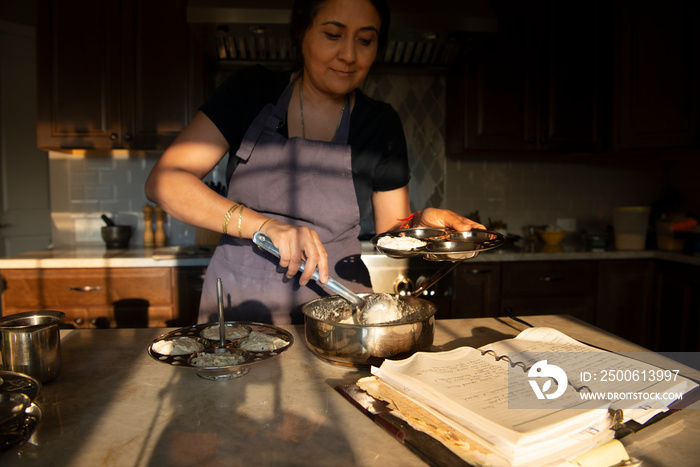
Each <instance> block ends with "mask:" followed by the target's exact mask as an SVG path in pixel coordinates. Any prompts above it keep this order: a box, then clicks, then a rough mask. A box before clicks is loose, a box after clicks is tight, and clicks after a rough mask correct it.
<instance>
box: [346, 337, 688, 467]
mask: <svg viewBox="0 0 700 467" xmlns="http://www.w3.org/2000/svg"><path fill="white" fill-rule="evenodd" d="M646 354H648V355H656V354H654V353H651V352H647V353H646ZM629 355H632V354H628V355H621V354H616V353H613V352H607V351H605V350H600V349H597V348H595V347H592V346H589V345H586V344H583V343H581V342H579V341H576V340H574V339H572V338H570V337H568V336H566V335H565V334H563V333H561V332H559V331H557V330H555V329H551V328H544V327H534V328H530V329H527V330H525V331H523V332H521V333H520V334H519V335H518V336H517V337H515V338H513V339H507V340H503V341H499V342H495V343H493V344H488V345H485V346H482V347H480V348H479V349H475V348H472V347H460V348H457V349H454V350H451V351H447V352H419V353H416V354H414V355H412V356H411V357H409V358H407V359H404V360H385V361H384V362H383V363H382V365H381V366H380V367H372V374H373V375H374V378H365V380H369V379H374V380H375V381H374V384H371V382H368V381H364V382H363V380H360V381H359V382H358V386H359V387H360V388H362V389H365V390H368V392H369V393H370V394H371V395H373V396H375V397H376V396H377V395H378V396H379V397H380V398H384V399H387V397H388V396H387V394H393V396H390V397H389V398H390V399H392V398H396V399H403V400H404V401H406V402H407V405H406V407H411V410H414V409H416V408H417V409H416V410H418V411H420V412H421V413H422V415H421V416H420V417H424V418H425V417H428V418H431V419H434V420H436V422H435V424H434V425H442V426H447V427H450V428H449V429H450V430H454V433H455V435H454V436H456V437H458V438H459V437H460V436H463V438H464V439H467V440H472V441H473V443H475V444H477V445H479V446H482V447H483V448H484V452H488V453H489V454H488V455H484V456H481V457H478V456H477V457H478V459H482V461H479V460H478V459H477V460H476V462H475V460H474V458H473V457H470V458H469V461H470V462H472V463H476V464H482V462H483V465H522V466H527V465H537V466H543V465H549V464H551V465H557V464H560V463H562V462H564V461H566V460H567V459H571V458H573V457H575V456H578V455H580V454H582V453H585V452H588V451H590V450H591V449H593V448H595V447H597V446H601V445H603V444H605V443H606V442H608V441H610V440H611V439H612V438H613V437H614V434H615V433H614V430H613V428H615V427H616V426H619V424H620V423H622V422H626V421H628V420H635V421H637V422H639V423H642V424H643V423H645V422H646V421H648V420H649V419H650V418H652V417H653V416H655V415H656V414H658V413H660V412H663V411H666V410H668V405H669V404H670V403H672V402H674V400H675V399H678V398H682V396H683V394H687V393H688V392H689V391H691V390H692V389H693V388H695V387H696V386H697V384H695V382H693V381H692V380H690V379H687V378H684V377H682V376H680V375H679V374H678V373H677V372H674V371H671V370H672V369H670V370H665V369H661V368H659V367H658V366H655V365H651V364H648V363H644V362H642V361H640V360H639V359H637V358H633V357H630V356H629ZM634 355H635V356H636V355H642V354H634ZM679 366H680V365H679ZM382 386H383V387H384V389H385V391H380V390H379V389H377V388H381V387H382ZM382 394H383V395H382ZM397 395H400V396H398V397H396V396H397ZM392 402H394V401H392ZM397 405H400V404H399V403H395V404H394V406H397ZM408 418H410V416H409V417H408Z"/></svg>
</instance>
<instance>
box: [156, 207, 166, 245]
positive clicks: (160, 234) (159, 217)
mask: <svg viewBox="0 0 700 467" xmlns="http://www.w3.org/2000/svg"><path fill="white" fill-rule="evenodd" d="M155 211H156V248H157V247H161V246H165V229H164V228H163V210H162V209H161V208H160V206H156V207H155Z"/></svg>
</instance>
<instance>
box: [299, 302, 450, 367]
mask: <svg viewBox="0 0 700 467" xmlns="http://www.w3.org/2000/svg"><path fill="white" fill-rule="evenodd" d="M367 295H369V294H361V295H360V296H362V297H366V296H367ZM392 297H394V298H395V299H396V300H398V301H399V302H400V303H401V306H402V310H403V313H402V314H403V318H402V319H401V320H399V321H397V322H394V323H382V324H366V325H361V324H356V323H355V322H354V321H353V316H352V312H353V311H352V306H351V305H350V304H349V303H348V302H347V301H346V300H345V299H343V298H342V297H340V296H337V295H334V296H330V297H323V298H318V299H316V300H312V301H310V302H308V303H306V304H305V305H304V306H303V307H302V312H303V313H304V323H305V334H306V344H307V345H308V347H309V349H310V350H311V352H313V353H314V354H315V355H316V356H317V357H319V358H321V359H322V360H325V361H327V362H329V363H334V364H338V365H346V366H353V367H359V368H367V367H369V366H371V365H375V366H377V365H380V364H381V362H382V361H383V360H384V359H386V358H404V357H407V356H409V355H411V354H413V353H415V352H417V351H420V350H427V349H428V348H430V346H431V345H432V344H433V337H434V334H435V312H436V311H437V307H436V306H435V305H434V304H433V303H430V302H428V301H427V300H423V299H421V298H415V297H401V296H397V295H392Z"/></svg>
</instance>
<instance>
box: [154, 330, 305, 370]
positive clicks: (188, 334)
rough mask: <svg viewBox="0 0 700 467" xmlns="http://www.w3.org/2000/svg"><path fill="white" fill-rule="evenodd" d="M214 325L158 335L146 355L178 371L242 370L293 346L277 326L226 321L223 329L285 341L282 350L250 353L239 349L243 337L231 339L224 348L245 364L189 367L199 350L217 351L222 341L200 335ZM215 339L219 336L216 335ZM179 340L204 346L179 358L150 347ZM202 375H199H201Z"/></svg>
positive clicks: (292, 341) (284, 331)
mask: <svg viewBox="0 0 700 467" xmlns="http://www.w3.org/2000/svg"><path fill="white" fill-rule="evenodd" d="M213 326H218V323H206V324H197V325H193V326H188V327H184V328H179V329H175V330H173V331H169V332H166V333H164V334H161V335H160V336H159V337H158V338H157V339H154V340H153V341H152V342H151V343H150V344H149V345H148V355H150V356H151V357H152V358H153V359H155V360H156V361H158V362H160V363H165V364H168V365H171V366H176V367H181V368H191V369H194V370H198V371H201V370H211V371H214V370H226V369H231V368H236V367H242V366H245V365H250V364H252V363H258V362H262V361H264V360H269V359H270V358H274V357H277V356H278V355H280V354H281V353H282V352H285V351H286V350H287V349H289V348H290V347H291V346H292V344H293V343H294V337H293V336H292V334H290V333H289V332H288V331H286V330H284V329H282V328H279V327H277V326H272V325H269V324H263V323H255V322H251V321H226V323H225V326H226V327H229V326H230V327H244V328H247V329H248V330H249V331H250V332H253V331H254V332H260V333H263V334H267V335H270V336H274V337H277V338H279V339H282V340H284V341H286V343H287V344H286V345H285V346H284V347H280V348H278V349H275V350H260V351H257V350H256V351H252V350H244V349H242V348H241V347H240V346H241V344H242V340H243V339H245V337H239V338H234V339H230V340H226V345H225V348H226V349H231V350H232V351H233V352H236V353H238V354H239V355H241V356H242V357H243V358H244V361H242V362H241V363H238V364H236V365H220V366H215V367H214V366H210V367H202V366H197V365H192V364H191V363H190V359H191V358H192V357H194V356H195V355H196V354H197V353H198V352H201V351H207V350H213V349H219V348H222V347H221V341H220V340H219V338H218V337H217V338H216V339H207V338H205V337H203V336H202V334H203V333H204V332H205V331H206V330H207V329H209V328H211V327H213ZM216 335H217V336H218V333H217V334H216ZM181 338H190V339H193V340H196V341H197V342H200V343H201V344H202V346H203V347H204V349H203V350H200V351H196V352H192V353H186V354H182V355H165V354H161V353H158V352H157V351H155V350H154V349H153V346H154V345H155V344H156V343H158V342H160V341H164V340H173V339H181ZM200 376H201V374H200Z"/></svg>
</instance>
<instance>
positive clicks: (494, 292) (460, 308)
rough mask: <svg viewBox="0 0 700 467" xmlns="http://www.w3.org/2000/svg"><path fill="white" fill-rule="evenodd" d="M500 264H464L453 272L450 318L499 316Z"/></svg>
mask: <svg viewBox="0 0 700 467" xmlns="http://www.w3.org/2000/svg"><path fill="white" fill-rule="evenodd" d="M500 296H501V264H500V263H495V262H494V263H472V264H468V262H467V263H465V264H463V265H461V266H459V267H458V268H457V269H456V271H455V300H454V303H453V305H452V314H451V316H450V317H451V318H483V317H487V316H499V305H500Z"/></svg>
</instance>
